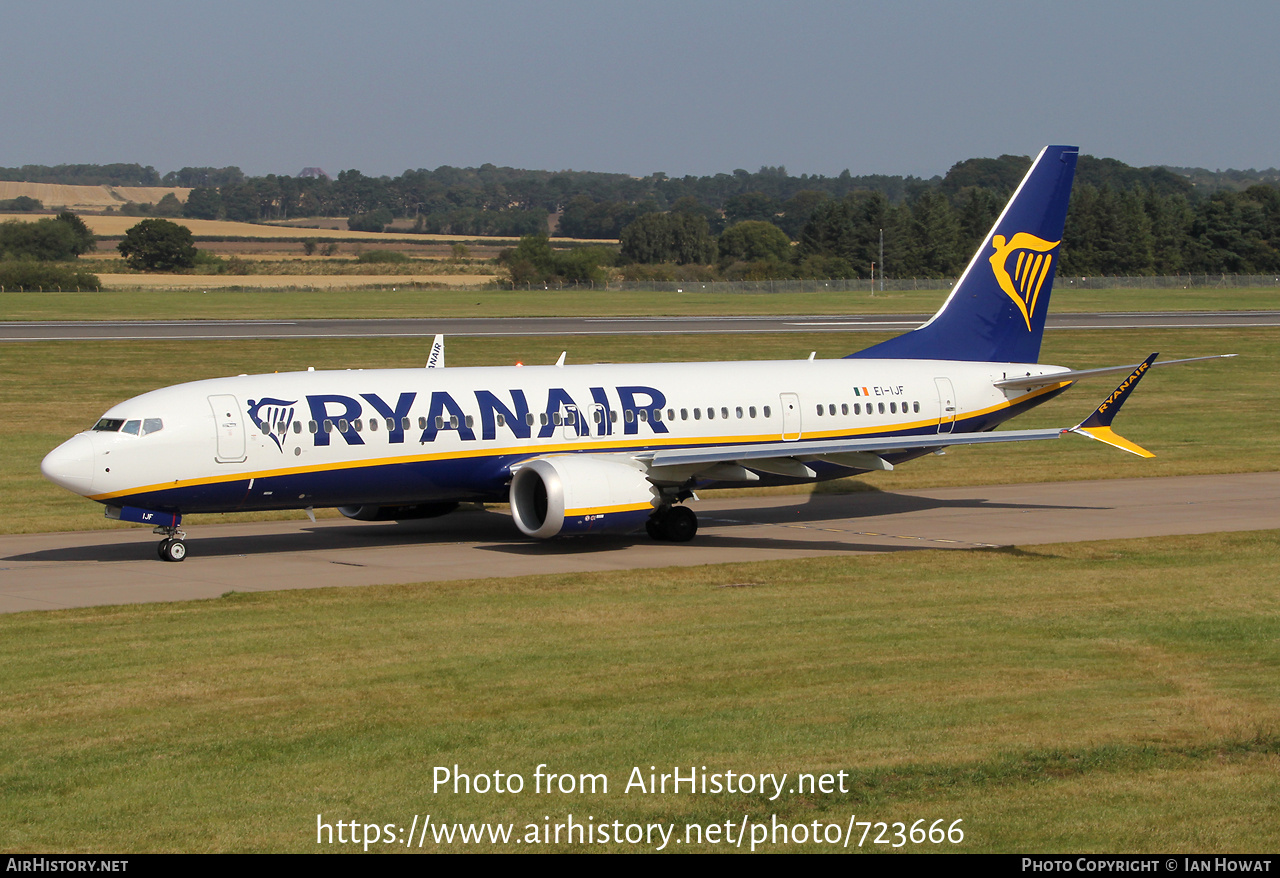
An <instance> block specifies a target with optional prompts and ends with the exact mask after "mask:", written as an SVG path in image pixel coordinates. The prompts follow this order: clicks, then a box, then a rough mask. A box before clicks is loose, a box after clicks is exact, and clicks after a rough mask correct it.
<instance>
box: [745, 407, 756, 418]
mask: <svg viewBox="0 0 1280 878" xmlns="http://www.w3.org/2000/svg"><path fill="white" fill-rule="evenodd" d="M747 414H749V415H751V417H753V418H754V417H755V416H756V407H755V406H751V407H750V408H748V409H747Z"/></svg>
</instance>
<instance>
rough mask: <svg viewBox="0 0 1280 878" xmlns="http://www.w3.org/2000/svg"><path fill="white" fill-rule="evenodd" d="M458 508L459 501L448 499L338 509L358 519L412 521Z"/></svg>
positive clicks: (349, 516)
mask: <svg viewBox="0 0 1280 878" xmlns="http://www.w3.org/2000/svg"><path fill="white" fill-rule="evenodd" d="M457 508H458V504H457V502H455V501H447V502H442V503H414V504H412V505H409V506H339V507H338V511H339V512H341V513H342V514H343V515H345V516H346V517H347V518H354V519H355V520H356V521H410V520H412V519H415V518H435V517H437V516H440V515H446V514H448V513H450V512H452V511H453V510H455V509H457Z"/></svg>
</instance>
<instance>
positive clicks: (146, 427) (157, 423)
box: [142, 418, 164, 436]
mask: <svg viewBox="0 0 1280 878" xmlns="http://www.w3.org/2000/svg"><path fill="white" fill-rule="evenodd" d="M163 429H164V421H162V420H160V419H159V418H144V419H143V421H142V435H143V436H146V435H147V434H148V433H159V432H160V431H161V430H163Z"/></svg>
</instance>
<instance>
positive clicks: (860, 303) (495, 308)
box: [0, 275, 1280, 320]
mask: <svg viewBox="0 0 1280 878" xmlns="http://www.w3.org/2000/svg"><path fill="white" fill-rule="evenodd" d="M173 277H176V278H178V279H179V280H180V281H181V282H182V284H187V283H191V284H197V283H200V282H201V278H200V276H198V275H181V276H173ZM335 278H336V279H340V280H343V281H350V280H352V278H350V277H342V276H335ZM212 279H213V280H215V281H217V282H223V281H240V280H242V281H244V282H245V284H252V283H257V282H259V281H262V282H264V283H267V282H270V281H271V280H272V279H271V278H268V277H265V276H254V275H248V276H245V277H243V278H234V277H233V278H228V277H226V276H213V277H212ZM423 279H424V280H427V281H433V280H435V278H433V277H430V276H427V277H424V278H423ZM146 280H147V279H146V278H144V281H146ZM274 280H275V281H277V282H278V281H279V278H275V279H274ZM373 280H377V279H376V278H375V279H373ZM295 281H296V283H298V284H299V285H315V286H322V285H323V284H324V282H325V277H324V276H323V275H308V276H306V277H305V278H303V277H302V276H299V278H297V279H295ZM386 283H387V286H388V288H387V289H382V290H354V291H353V290H269V289H247V290H224V289H209V291H208V292H205V291H204V290H203V289H193V290H185V291H184V290H179V291H162V290H155V289H146V288H135V289H127V290H106V291H103V292H100V293H88V292H85V293H75V292H67V293H57V292H48V293H12V292H9V293H3V294H0V320H236V319H249V320H279V319H289V320H303V319H308V318H360V317H425V318H430V317H490V316H493V315H495V314H500V315H502V316H504V317H623V316H637V315H639V316H703V315H723V314H741V315H770V314H774V315H776V314H783V315H785V314H828V315H834V314H932V313H933V312H934V311H936V310H937V309H938V308H939V307H940V306H941V305H942V303H943V301H945V300H946V297H947V291H945V290H919V291H907V292H887V293H875V294H874V295H872V294H871V293H863V292H860V293H844V292H840V293H720V292H701V291H698V290H697V289H696V287H694V286H693V285H690V288H689V289H688V290H687V291H686V292H683V293H675V292H651V291H650V292H643V291H641V292H635V291H626V292H622V291H608V292H606V291H602V290H586V289H584V290H535V291H532V292H529V291H515V292H513V291H510V290H404V289H400V290H395V291H393V290H391V289H390V287H391V286H393V285H394V283H395V282H394V281H392V280H387V281H386ZM1278 308H1280V288H1275V289H1264V288H1256V289H1221V290H1206V289H1190V290H1069V289H1058V290H1055V291H1054V298H1053V310H1054V312H1055V313H1080V312H1097V311H1266V310H1276V309H1278Z"/></svg>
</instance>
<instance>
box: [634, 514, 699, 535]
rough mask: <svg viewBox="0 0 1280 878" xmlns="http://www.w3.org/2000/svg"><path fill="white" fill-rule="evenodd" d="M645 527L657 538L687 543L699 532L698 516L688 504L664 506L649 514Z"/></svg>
mask: <svg viewBox="0 0 1280 878" xmlns="http://www.w3.org/2000/svg"><path fill="white" fill-rule="evenodd" d="M644 529H645V531H647V532H648V534H649V536H651V537H653V538H654V539H655V540H667V541H669V542H672V543H687V542H689V540H691V539H693V536H694V534H696V533H697V532H698V516H697V515H696V514H694V511H693V510H692V509H690V508H689V507H688V506H664V507H663V508H661V509H659V510H657V511H656V512H654V513H653V515H650V516H649V520H648V521H646V522H645V523H644Z"/></svg>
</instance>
